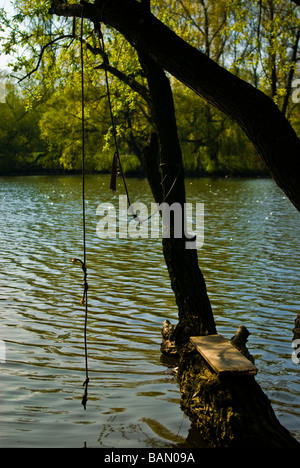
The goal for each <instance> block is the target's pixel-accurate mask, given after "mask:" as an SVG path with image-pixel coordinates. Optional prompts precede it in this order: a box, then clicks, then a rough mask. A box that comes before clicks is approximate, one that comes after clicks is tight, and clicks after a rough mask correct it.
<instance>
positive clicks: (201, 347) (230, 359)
mask: <svg viewBox="0 0 300 468" xmlns="http://www.w3.org/2000/svg"><path fill="white" fill-rule="evenodd" d="M190 341H191V343H192V344H193V345H194V346H195V348H196V349H197V351H198V352H199V353H200V354H201V356H202V357H203V358H204V359H205V361H206V362H207V363H208V364H209V365H210V367H211V368H212V369H213V370H214V371H215V372H217V373H218V374H222V375H224V374H239V375H241V374H250V375H255V374H257V368H256V366H255V365H254V364H252V362H250V361H249V359H247V358H246V357H245V356H244V355H243V354H242V353H240V351H238V350H237V349H236V348H235V347H234V346H233V345H232V344H231V343H229V342H228V341H227V340H226V339H225V338H224V337H223V336H222V335H219V334H218V335H207V336H192V337H191V338H190Z"/></svg>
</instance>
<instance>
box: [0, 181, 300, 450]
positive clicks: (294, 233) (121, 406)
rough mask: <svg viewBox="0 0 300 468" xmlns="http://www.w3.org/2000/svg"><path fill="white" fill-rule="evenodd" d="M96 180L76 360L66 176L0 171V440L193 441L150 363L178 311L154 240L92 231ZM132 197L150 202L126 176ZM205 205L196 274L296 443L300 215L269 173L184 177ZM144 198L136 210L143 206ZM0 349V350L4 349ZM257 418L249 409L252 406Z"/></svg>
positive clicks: (142, 184) (77, 245)
mask: <svg viewBox="0 0 300 468" xmlns="http://www.w3.org/2000/svg"><path fill="white" fill-rule="evenodd" d="M108 186H109V178H108V176H103V175H95V176H88V177H87V178H86V244H87V267H88V284H89V290H88V327H87V342H88V364H89V377H90V384H89V387H88V402H87V408H86V410H84V409H83V406H82V405H81V397H82V393H83V387H82V384H83V381H84V379H85V360H84V340H83V327H84V313H85V308H84V306H82V305H81V304H80V299H81V297H82V293H83V272H82V270H81V268H80V265H74V264H72V262H71V260H72V258H73V257H79V258H81V259H82V258H83V251H82V243H83V240H82V198H81V187H82V186H81V178H80V177H79V176H33V177H5V178H4V177H2V178H0V246H1V249H0V340H1V341H0V344H1V346H0V361H1V363H0V375H1V377H0V378H1V381H0V402H1V406H0V446H1V447H36V448H38V447H74V448H76V447H78V448H80V447H83V446H84V445H86V446H87V447H105V448H109V447H122V448H126V447H130V448H147V447H148V448H156V447H159V448H163V447H182V446H188V447H195V446H197V444H198V441H197V437H196V435H194V433H193V431H192V429H191V425H190V422H189V419H188V418H187V417H186V416H185V415H184V414H183V413H182V411H181V409H180V405H179V399H180V395H179V389H178V385H177V382H176V378H174V376H173V375H172V374H171V373H169V372H168V365H167V364H166V363H165V362H164V361H162V360H161V354H160V342H161V327H162V323H163V321H164V320H165V319H166V318H168V319H169V320H170V321H171V322H172V323H174V324H175V323H176V320H177V310H176V305H175V301H174V297H173V293H172V291H171V288H170V283H169V278H168V274H167V271H166V267H165V264H164V259H163V256H162V250H161V240H160V239H150V238H146V239H130V238H128V239H120V238H118V237H117V238H115V239H111V238H108V239H100V238H99V237H98V236H97V233H96V226H97V223H98V221H99V219H100V218H99V215H97V213H96V210H97V206H98V205H99V204H101V203H103V202H110V203H113V204H114V206H116V208H117V207H118V197H119V195H120V194H124V188H123V186H122V184H121V182H120V181H119V186H118V190H117V192H116V193H115V194H113V193H112V192H111V191H110V190H109V188H108ZM128 187H129V192H130V196H131V201H139V202H143V203H145V204H146V205H147V204H150V202H152V198H151V195H150V190H149V188H148V185H147V181H145V180H137V179H129V180H128ZM186 188H187V197H188V201H189V202H192V203H193V204H196V203H204V225H205V231H204V245H203V247H202V248H201V249H199V251H198V254H199V264H200V267H201V269H202V271H203V273H204V276H205V279H206V283H207V289H208V293H209V297H210V299H211V303H212V307H213V311H214V316H215V320H216V324H217V329H218V332H219V333H222V334H223V335H224V336H225V337H226V338H227V339H230V338H231V336H232V335H233V334H234V332H235V331H236V329H237V327H238V326H239V325H240V324H244V325H246V326H247V328H248V329H249V330H250V332H251V336H250V338H249V341H248V345H249V349H250V351H251V353H252V354H253V355H254V357H255V360H256V365H257V367H258V369H259V372H258V375H257V377H256V378H257V381H258V382H259V383H260V385H261V386H262V388H263V390H264V391H265V393H266V394H267V395H268V397H269V398H270V400H271V402H272V405H273V408H274V410H275V412H276V414H277V417H278V419H279V420H280V422H281V423H282V424H283V425H284V426H285V427H287V428H288V429H289V430H290V431H291V432H292V434H293V435H294V436H295V437H296V438H297V439H298V440H299V441H300V383H299V373H300V364H297V363H294V362H293V360H292V352H293V348H292V340H293V332H292V330H293V327H294V320H295V317H296V315H297V312H299V311H300V298H299V279H300V247H299V237H300V216H299V213H298V212H297V211H296V209H295V208H294V207H293V206H292V204H291V203H290V201H289V200H288V199H287V198H286V197H285V196H284V194H283V193H282V192H281V191H280V190H279V188H278V187H277V186H276V185H275V183H274V182H273V181H272V180H271V179H230V178H228V179H217V180H216V179H187V181H186ZM147 206H148V205H147ZM4 347H5V356H4V350H3V348H4ZM258 417H259V415H258Z"/></svg>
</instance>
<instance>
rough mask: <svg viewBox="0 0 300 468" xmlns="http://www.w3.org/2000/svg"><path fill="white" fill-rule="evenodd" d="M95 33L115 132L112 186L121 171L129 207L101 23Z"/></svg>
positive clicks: (113, 131)
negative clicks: (100, 53) (101, 58)
mask: <svg viewBox="0 0 300 468" xmlns="http://www.w3.org/2000/svg"><path fill="white" fill-rule="evenodd" d="M94 32H95V34H96V35H97V37H98V39H99V44H100V48H101V50H102V54H103V63H104V73H105V83H106V89H107V100H108V107H109V114H110V119H111V125H112V133H113V138H114V144H115V154H114V157H113V162H112V170H111V179H110V188H111V189H112V190H113V191H115V190H116V183H117V174H118V172H120V174H121V177H122V180H123V184H124V188H125V192H126V197H127V203H128V208H129V207H130V206H131V202H130V197H129V192H128V188H127V184H126V179H125V176H124V172H123V169H122V164H121V159H120V152H119V145H118V139H117V127H116V123H115V119H114V115H113V110H112V103H111V95H110V88H109V81H108V71H107V55H106V52H105V44H104V38H103V34H102V31H101V27H100V23H95V29H94ZM131 214H132V216H133V217H134V218H135V217H136V214H135V213H131Z"/></svg>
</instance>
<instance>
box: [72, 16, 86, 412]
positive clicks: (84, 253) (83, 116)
mask: <svg viewBox="0 0 300 468" xmlns="http://www.w3.org/2000/svg"><path fill="white" fill-rule="evenodd" d="M83 24H84V19H83V7H82V16H81V31H80V60H81V125H82V128H81V135H82V143H81V144H82V223H83V261H82V260H80V259H79V258H73V259H72V262H73V263H80V264H81V268H82V271H83V274H84V290H83V296H82V299H81V301H80V302H81V303H82V304H84V305H85V320H84V354H85V381H84V382H83V387H84V394H83V396H82V402H81V403H82V405H83V407H84V409H86V403H87V399H88V398H87V397H88V383H89V371H88V349H87V319H88V297H87V292H88V283H87V269H86V226H85V102H84V101H85V96H84V60H83Z"/></svg>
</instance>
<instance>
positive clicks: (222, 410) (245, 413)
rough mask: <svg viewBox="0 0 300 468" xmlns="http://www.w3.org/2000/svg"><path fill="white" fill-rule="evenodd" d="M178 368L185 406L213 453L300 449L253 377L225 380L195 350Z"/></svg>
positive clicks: (184, 356) (188, 349)
mask: <svg viewBox="0 0 300 468" xmlns="http://www.w3.org/2000/svg"><path fill="white" fill-rule="evenodd" d="M178 368H179V373H178V374H179V375H178V380H179V384H180V390H181V407H182V409H183V411H184V412H185V413H186V414H187V415H188V416H189V418H190V420H191V421H192V422H193V423H194V425H195V426H196V427H197V429H198V430H199V432H200V434H201V436H202V437H203V439H204V441H206V443H207V446H208V447H209V448H249V449H252V450H253V449H257V448H300V445H299V443H298V442H297V441H296V439H294V438H293V437H292V435H291V434H290V433H289V431H288V430H287V429H285V428H284V427H283V426H282V425H281V424H280V422H279V421H278V419H277V417H276V415H275V413H274V411H273V409H272V406H271V403H270V401H269V399H268V397H267V396H266V395H265V394H264V392H263V391H262V389H261V388H260V386H259V385H258V383H257V382H256V380H255V378H254V377H253V376H250V375H249V376H247V375H243V376H237V375H227V376H223V377H220V376H219V375H217V374H215V373H214V372H213V371H212V370H211V369H209V368H208V366H207V365H206V363H205V362H204V360H203V359H202V358H201V356H200V354H199V353H198V352H197V351H196V350H195V348H194V346H191V345H189V346H187V347H186V349H185V350H184V353H183V354H182V358H181V361H180V363H179V367H178Z"/></svg>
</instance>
